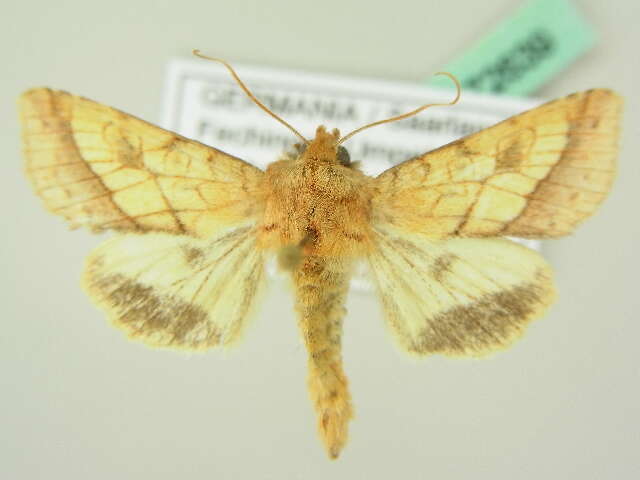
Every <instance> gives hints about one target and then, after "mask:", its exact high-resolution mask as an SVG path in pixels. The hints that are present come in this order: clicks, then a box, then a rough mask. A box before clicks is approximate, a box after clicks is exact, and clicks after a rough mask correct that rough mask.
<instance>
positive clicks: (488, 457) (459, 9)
mask: <svg viewBox="0 0 640 480" xmlns="http://www.w3.org/2000/svg"><path fill="white" fill-rule="evenodd" d="M519 3H520V2H518V1H515V0H484V1H482V2H459V1H458V2H456V1H448V2H443V1H437V2H436V1H425V0H417V1H416V0H414V1H401V0H395V1H393V2H380V3H375V4H374V2H371V1H366V2H364V1H357V2H345V1H323V2H303V1H298V2H284V1H264V2H257V1H256V2H254V1H235V2H215V1H206V2H205V1H202V2H196V1H187V0H182V1H172V2H161V1H153V2H152V1H146V2H133V1H132V0H126V1H125V0H109V1H103V2H87V1H86V0H85V1H61V0H59V1H47V2H44V1H41V2H15V1H14V2H11V3H8V4H5V5H3V11H2V20H0V22H1V26H2V28H0V53H1V55H0V59H1V61H2V64H3V71H2V75H1V77H0V92H1V93H0V94H1V95H2V102H1V104H0V105H2V107H1V110H0V115H1V119H0V120H1V125H2V129H0V135H1V141H0V146H1V148H2V157H1V158H2V162H3V165H4V168H3V172H2V185H1V186H0V194H1V195H2V203H1V204H2V206H3V208H4V219H5V220H4V230H5V234H4V236H3V240H2V249H1V255H2V257H1V263H0V266H1V268H2V276H1V277H0V278H1V279H2V290H1V291H2V302H1V303H2V315H1V319H2V334H1V335H0V382H1V383H0V385H1V387H0V389H1V391H0V412H1V413H0V478H3V479H40V478H42V479H44V478H47V479H50V478H64V479H87V478H90V479H112V478H120V479H146V478H153V479H157V480H161V479H176V478H193V479H199V478H203V479H205V478H207V479H208V478H215V479H222V480H224V479H244V478H246V479H258V480H261V479H326V478H340V479H342V478H344V479H358V478H371V479H387V478H393V476H394V475H398V476H399V478H434V479H436V478H437V479H468V478H474V479H512V478H519V479H539V478H545V479H560V478H562V479H566V478H580V479H596V478H638V477H637V476H638V474H639V471H638V467H639V460H638V458H637V457H638V444H639V439H638V431H639V423H640V422H639V417H640V415H639V412H638V408H639V407H638V405H639V404H640V402H639V398H638V388H639V387H638V381H639V375H638V353H637V351H638V341H639V338H640V326H639V321H638V313H637V311H638V305H639V303H640V301H639V298H640V293H639V292H638V286H637V284H638V276H637V269H638V267H640V262H639V259H640V255H639V254H638V246H637V244H638V239H639V237H640V229H639V227H638V210H637V209H638V202H639V200H640V193H638V192H639V182H640V175H639V173H640V162H639V161H638V154H639V153H640V139H639V138H640V137H639V135H638V134H639V133H640V131H639V127H638V126H639V125H640V118H639V115H638V100H637V97H638V78H639V77H640V75H639V74H640V70H639V67H638V63H639V62H638V45H640V35H639V34H638V30H637V25H638V21H639V20H640V7H638V3H637V2H636V1H625V2H623V1H608V2H603V1H600V0H580V1H577V2H576V3H577V4H578V5H579V6H580V7H581V8H582V10H583V12H584V13H585V15H586V16H587V17H588V18H589V19H590V21H591V22H592V23H593V25H594V26H595V28H596V29H597V30H598V31H599V32H600V34H601V42H600V43H599V44H598V46H597V48H596V49H595V50H594V51H592V52H591V53H589V54H588V56H586V57H585V58H583V59H582V60H580V61H579V62H577V63H576V64H574V65H572V66H571V67H570V68H569V69H568V70H567V71H566V72H565V73H564V74H563V75H561V76H559V77H558V78H557V79H556V80H555V81H554V82H552V83H550V84H549V85H548V86H546V87H545V88H544V89H543V90H542V91H541V92H540V93H541V95H543V96H546V97H556V96H562V95H565V94H567V93H570V92H572V91H576V90H580V89H584V88H589V87H596V86H608V87H612V88H615V89H616V90H618V91H620V92H621V93H622V94H623V95H625V96H626V98H627V101H628V103H627V112H626V117H625V122H624V127H625V128H624V134H623V141H622V153H621V157H620V175H619V178H618V181H617V183H616V185H615V188H614V190H613V193H612V195H611V197H610V199H609V200H608V201H607V202H606V204H605V205H604V206H603V208H602V209H601V211H600V213H599V214H598V215H597V216H596V217H595V218H594V219H592V220H591V221H589V222H588V223H586V224H585V225H584V227H582V228H581V229H580V230H579V232H578V234H577V235H575V236H573V237H570V238H566V239H562V240H558V241H554V242H549V243H548V244H547V245H546V252H547V254H548V258H549V259H550V260H551V261H552V263H553V265H554V266H555V267H556V269H557V279H558V287H559V291H560V299H559V301H558V303H557V304H556V305H555V306H554V307H553V309H552V310H551V312H550V314H549V315H548V316H547V318H545V319H543V320H540V321H538V322H536V323H535V324H533V326H532V327H531V328H530V330H529V332H528V334H527V335H526V338H525V339H524V340H522V341H521V342H519V343H518V344H516V346H514V347H513V348H512V349H511V350H509V351H507V352H504V353H501V354H499V355H496V356H495V357H492V358H490V359H487V360H477V361H466V360H455V359H446V358H429V359H426V360H424V361H416V360H412V359H407V358H406V357H405V356H403V355H401V354H400V353H397V352H396V350H395V349H394V347H393V345H392V343H391V342H390V339H389V337H388V335H387V333H386V332H385V330H384V328H383V323H382V318H381V314H380V310H379V307H378V305H377V303H376V301H375V299H374V298H372V297H368V296H362V295H354V296H352V298H351V299H350V301H349V305H348V307H349V311H350V313H349V316H348V318H347V321H346V328H345V341H344V350H345V359H346V370H347V372H348V375H349V377H350V379H351V385H352V389H353V395H354V399H355V402H356V408H357V419H356V420H355V422H353V427H352V435H351V442H350V444H349V445H348V447H347V448H346V450H345V451H344V453H343V456H342V458H341V459H340V460H339V461H338V462H337V463H331V462H329V461H328V460H327V459H326V458H325V454H324V452H323V450H322V449H321V447H320V444H319V442H318V440H317V439H316V433H315V425H314V422H315V420H314V419H313V417H312V411H311V407H310V404H309V401H308V399H307V392H306V390H305V376H306V372H305V352H304V351H303V348H302V346H301V344H300V342H299V339H298V332H297V330H296V325H295V321H294V317H293V314H292V311H291V303H292V302H291V299H290V297H289V295H288V294H287V293H286V292H285V291H284V290H282V289H281V287H280V286H279V285H274V288H272V289H271V295H270V296H269V298H268V299H267V301H266V302H265V304H264V305H263V307H262V309H261V311H260V315H259V318H258V319H257V321H256V322H255V324H254V325H253V326H252V328H250V329H249V332H248V334H247V337H246V340H245V342H244V343H243V344H242V345H241V346H239V348H237V349H236V350H234V351H233V352H231V353H228V354H224V353H222V354H221V353H219V352H211V353H209V354H205V355H198V356H191V357H187V358H185V357H184V356H181V355H178V354H176V353H171V352H160V351H152V350H149V349H147V348H144V347H143V346H140V345H138V344H135V343H130V342H127V341H125V339H124V338H123V335H122V334H121V333H120V332H118V331H116V330H114V329H112V328H110V327H108V326H107V325H106V323H105V321H104V320H103V315H102V313H100V312H99V311H97V310H96V309H95V308H94V307H93V306H92V305H90V303H89V302H88V300H87V299H86V298H85V296H84V294H83V293H82V292H81V291H80V288H79V287H78V276H79V272H80V270H81V268H82V262H83V258H84V257H85V255H86V254H87V252H89V250H90V249H91V248H92V247H93V246H95V245H96V244H97V243H98V242H99V239H98V238H96V237H94V236H92V235H90V234H89V233H86V232H82V231H76V232H69V231H68V230H67V228H66V226H65V225H64V223H63V222H62V221H61V220H60V219H58V218H55V217H53V216H51V215H49V214H47V213H45V211H44V210H43V208H42V207H41V205H40V201H39V200H38V199H37V198H36V197H35V195H34V194H33V193H32V192H31V191H30V189H29V187H28V185H27V183H26V182H25V179H24V178H23V175H22V172H21V160H20V153H19V151H20V150H19V140H18V139H19V133H18V124H17V120H16V115H15V107H14V105H15V99H16V97H17V95H18V94H19V93H20V92H21V91H22V90H23V89H25V88H27V87H30V86H36V85H50V86H55V87H58V88H64V89H66V90H69V91H72V92H75V93H78V94H82V95H85V96H88V97H91V98H95V99H97V100H100V101H102V102H104V103H106V104H110V105H113V106H116V107H119V108H121V109H124V110H126V111H128V112H131V113H134V114H136V115H139V116H141V117H143V118H145V119H148V120H151V121H156V120H158V119H159V113H160V100H161V91H162V86H163V68H164V66H165V62H166V61H167V59H168V58H170V57H172V56H177V55H187V54H188V52H189V51H190V49H191V48H193V47H198V48H201V49H203V50H206V51H207V52H210V53H214V54H217V55H221V56H224V57H225V58H227V59H229V60H231V61H237V62H247V63H251V62H253V63H259V64H264V65H273V66H283V67H291V68H305V69H309V70H317V71H328V72H335V73H348V74H356V75H366V76H377V77H381V78H388V79H402V80H416V81H418V80H421V79H423V78H426V77H428V76H429V75H430V74H431V73H432V72H433V71H434V70H437V69H438V68H439V67H441V66H442V64H443V63H445V62H446V61H447V60H449V59H451V58H452V57H453V55H454V54H456V53H458V52H459V51H460V50H463V49H464V48H465V47H466V46H467V45H469V44H470V43H471V42H473V41H474V40H475V39H476V38H478V36H479V35H481V34H482V33H484V32H485V31H487V29H488V28H489V27H490V26H491V25H493V24H495V23H496V22H498V21H499V20H500V19H501V18H503V16H504V15H506V14H508V13H510V12H511V11H512V10H513V9H514V7H516V6H517V5H519Z"/></svg>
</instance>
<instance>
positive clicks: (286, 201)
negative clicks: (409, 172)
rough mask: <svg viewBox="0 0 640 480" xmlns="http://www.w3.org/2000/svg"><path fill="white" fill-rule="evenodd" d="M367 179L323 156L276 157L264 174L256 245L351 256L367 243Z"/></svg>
mask: <svg viewBox="0 0 640 480" xmlns="http://www.w3.org/2000/svg"><path fill="white" fill-rule="evenodd" d="M371 180H372V179H371V178H370V177H367V176H366V175H365V174H363V173H362V172H360V171H359V170H357V169H355V168H352V167H345V166H342V165H339V164H336V163H333V162H327V161H304V160H300V159H298V160H280V161H277V162H274V163H272V164H271V165H269V167H268V168H267V171H266V175H265V177H264V183H263V193H264V200H265V211H264V217H263V219H262V222H261V224H260V226H259V232H258V237H259V245H260V246H261V247H263V248H268V249H276V250H277V249H280V248H282V247H285V246H288V245H300V246H301V247H302V249H303V252H304V254H306V255H321V256H353V255H362V254H364V253H365V252H366V251H367V250H368V248H369V245H370V239H371V234H370V230H369V228H370V227H369V218H370V210H371V207H370V204H371Z"/></svg>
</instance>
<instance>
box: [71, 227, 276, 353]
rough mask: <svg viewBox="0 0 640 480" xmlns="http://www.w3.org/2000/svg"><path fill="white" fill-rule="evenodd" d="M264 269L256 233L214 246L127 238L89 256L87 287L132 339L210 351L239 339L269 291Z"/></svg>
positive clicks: (225, 234)
mask: <svg viewBox="0 0 640 480" xmlns="http://www.w3.org/2000/svg"><path fill="white" fill-rule="evenodd" d="M263 265H264V258H263V254H262V252H261V251H260V250H258V249H257V248H256V245H255V231H254V227H253V226H252V225H243V226H238V227H235V228H232V229H228V230H223V231H221V232H219V233H218V234H217V235H215V236H214V237H212V238H210V239H207V240H204V239H198V238H193V237H189V236H186V235H182V236H177V235H170V234H164V233H145V234H124V235H118V236H116V237H115V238H113V239H110V240H108V241H106V242H104V243H103V244H101V245H100V246H99V247H98V248H96V249H95V250H94V251H93V252H92V253H91V254H90V255H89V257H88V258H87V263H86V268H85V271H84V273H83V278H82V284H83V287H84V288H85V290H86V292H87V293H88V295H89V296H90V297H91V298H92V299H93V301H94V302H95V303H96V304H97V305H99V306H100V307H101V308H102V309H103V310H104V311H105V312H107V316H108V317H109V319H110V321H111V322H112V324H113V325H114V326H116V327H117V328H119V329H122V330H124V331H125V332H126V333H127V334H128V335H129V337H131V338H132V339H134V340H139V341H142V342H144V343H146V344H148V345H150V346H154V347H170V348H182V349H188V350H203V349H206V348H210V347H215V346H218V345H228V344H231V343H233V342H234V341H235V340H237V339H238V338H239V336H240V333H241V332H242V331H243V330H244V327H245V326H246V324H247V322H248V318H249V317H250V315H251V313H252V311H253V309H254V306H255V304H256V301H257V299H258V298H259V296H260V292H261V291H262V289H263V286H264V271H263V269H264V266H263Z"/></svg>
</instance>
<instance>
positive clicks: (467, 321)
mask: <svg viewBox="0 0 640 480" xmlns="http://www.w3.org/2000/svg"><path fill="white" fill-rule="evenodd" d="M375 241H376V248H375V249H373V250H371V251H370V252H369V254H368V260H369V265H370V267H371V271H372V273H373V276H374V278H375V280H376V284H377V286H378V293H379V295H380V297H381V299H382V304H383V307H384V310H385V315H386V318H387V322H388V324H389V326H390V328H391V330H392V331H393V333H394V334H395V336H396V339H397V340H398V343H399V344H400V346H401V347H402V349H403V350H406V351H409V352H412V353H415V354H419V355H427V354H435V353H440V354H447V355H457V356H460V355H471V356H479V355H485V354H488V353H491V352H494V351H496V350H499V349H502V348H505V347H507V346H508V345H510V344H511V343H512V342H513V341H514V340H516V339H517V338H519V337H520V336H521V335H522V333H523V332H524V329H525V327H526V326H527V324H528V323H529V322H530V321H531V320H533V319H534V318H537V317H539V316H541V315H542V314H543V313H544V311H545V310H546V308H547V307H548V306H549V305H550V304H551V303H552V301H553V299H554V298H555V291H554V287H553V274H552V271H551V267H549V265H548V264H547V263H546V262H545V261H544V259H543V258H542V257H541V256H540V255H539V254H538V253H537V252H535V251H533V250H529V249H527V248H525V247H522V246H520V245H518V244H516V243H514V242H511V241H510V240H506V239H498V238H493V239H489V238H455V239H444V240H441V239H429V238H427V237H426V236H424V235H420V234H415V233H407V232H405V231H401V230H398V229H394V228H392V227H389V226H386V227H377V228H376V231H375Z"/></svg>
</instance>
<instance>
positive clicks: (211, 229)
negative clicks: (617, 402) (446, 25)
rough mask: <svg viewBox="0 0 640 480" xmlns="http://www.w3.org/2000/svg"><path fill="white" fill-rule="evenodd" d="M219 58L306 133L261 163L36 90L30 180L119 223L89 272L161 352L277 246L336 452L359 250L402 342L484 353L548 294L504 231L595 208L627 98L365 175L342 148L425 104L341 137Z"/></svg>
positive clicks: (234, 315)
mask: <svg viewBox="0 0 640 480" xmlns="http://www.w3.org/2000/svg"><path fill="white" fill-rule="evenodd" d="M194 53H195V52H194ZM215 60H216V61H220V62H221V63H222V64H223V65H225V67H226V68H227V69H228V70H229V72H230V73H231V75H233V77H234V78H235V79H236V81H237V82H238V84H239V86H240V87H241V88H242V89H243V90H244V91H245V93H246V94H247V95H248V96H249V97H250V98H251V99H252V100H253V101H254V102H255V103H256V104H257V105H258V106H259V107H261V108H262V109H264V110H265V111H267V113H269V114H270V115H272V116H273V117H274V118H276V119H277V120H278V121H280V122H281V123H283V124H284V125H286V126H287V127H288V128H290V129H291V131H292V132H293V133H294V134H295V135H297V136H298V137H299V138H300V140H301V143H298V144H296V146H295V147H294V148H293V149H292V150H291V151H289V152H285V153H284V154H283V155H282V157H281V158H280V159H278V160H277V161H275V162H273V163H271V164H270V165H269V166H268V167H267V169H266V170H265V171H262V170H260V169H258V168H256V167H254V166H252V165H250V164H249V163H246V162H244V161H243V160H241V159H239V158H236V157H234V156H232V155H229V154H227V153H225V152H222V151H220V150H217V149H216V148H213V147H210V146H207V145H203V144H201V143H199V142H197V141H194V140H190V139H187V138H184V137H181V136H180V135H178V134H175V133H172V132H169V131H166V130H163V129H161V128H159V127H156V126H154V125H151V124H149V123H147V122H144V121H142V120H139V119H137V118H135V117H133V116H130V115H128V114H125V113H122V112H120V111H118V110H115V109H113V108H110V107H107V106H104V105H101V104H99V103H96V102H93V101H91V100H88V99H86V98H82V97H79V96H75V95H71V94H69V93H66V92H64V91H59V90H52V89H49V88H35V89H32V90H29V91H27V92H25V93H24V94H23V95H22V96H21V98H20V101H19V103H20V110H21V119H22V126H23V137H22V138H23V146H24V159H25V163H26V166H25V171H26V175H27V177H28V178H29V180H30V181H31V183H32V185H33V187H34V189H35V192H36V193H37V194H38V195H39V196H40V197H41V199H42V200H43V202H44V205H45V207H46V208H47V209H48V210H49V211H51V212H52V213H54V214H56V215H60V216H62V217H64V218H65V219H66V220H67V221H68V222H69V224H70V225H71V227H74V228H75V227H87V228H89V229H91V230H92V231H94V232H101V231H107V230H108V231H114V232H116V235H115V236H113V237H112V238H111V239H109V240H107V241H105V242H104V243H102V244H101V245H99V246H98V247H97V248H96V249H95V250H94V251H92V252H91V253H90V255H89V257H88V259H87V261H86V266H85V269H84V273H83V276H82V286H83V288H84V289H85V291H86V292H87V294H88V296H89V297H90V298H91V300H92V301H93V302H95V304H96V305H97V306H98V307H99V308H101V309H102V310H103V311H104V312H106V314H107V317H108V319H109V321H110V322H111V324H113V325H114V326H116V327H117V328H119V329H122V330H124V331H125V332H126V334H127V335H128V336H129V338H131V339H133V340H137V341H140V342H143V343H145V344H147V345H150V346H153V347H162V348H165V347H166V348H174V349H184V350H189V351H201V350H207V349H209V348H212V347H218V346H228V345H231V344H233V343H234V342H236V341H237V340H238V339H239V338H240V337H241V334H242V332H243V331H244V329H245V327H246V326H247V324H248V323H249V318H250V317H251V315H252V313H254V311H255V309H256V306H257V304H258V299H259V297H260V295H261V293H262V291H263V290H264V285H265V269H264V265H265V261H266V260H267V259H268V258H270V257H275V258H277V260H278V263H279V265H280V267H281V269H282V270H283V271H285V272H286V273H287V274H288V275H289V276H290V278H291V280H292V287H293V292H294V295H295V302H296V303H295V309H296V312H297V318H298V326H299V328H300V332H301V335H302V339H303V341H304V344H305V345H306V348H307V350H308V370H309V374H308V375H309V376H308V387H309V392H310V397H311V401H312V403H313V406H314V408H315V411H316V413H317V425H318V430H319V434H320V438H321V439H322V442H323V443H324V446H325V448H326V451H327V453H328V455H329V457H330V458H337V457H338V455H339V453H340V451H341V450H342V448H343V447H344V445H345V443H346V441H347V432H348V424H349V421H350V420H351V419H352V417H353V406H352V401H351V396H350V393H349V389H348V383H347V378H346V376H345V373H344V370H343V366H342V360H341V330H342V321H343V318H344V316H345V313H346V310H345V307H344V304H345V298H346V296H347V292H348V290H349V280H350V277H351V275H352V272H353V269H354V266H355V265H356V264H357V263H358V262H366V263H367V264H368V266H369V269H370V272H371V275H372V277H373V279H374V283H375V284H376V286H377V291H378V295H379V297H380V299H381V304H382V307H383V310H384V314H385V318H386V323H387V325H388V327H389V329H390V330H391V332H393V336H394V337H395V340H396V343H397V344H398V345H399V347H400V348H401V349H402V350H404V351H407V352H409V353H412V354H415V355H419V356H425V355H432V354H443V355H453V356H482V355H486V354H489V353H492V352H494V351H496V350H500V349H503V348H505V347H507V346H509V345H511V344H512V343H513V342H514V341H515V340H516V339H518V338H519V337H520V336H521V335H522V334H523V332H524V330H525V329H526V327H527V325H528V323H529V322H530V321H531V320H533V319H535V318H538V317H540V316H542V315H543V314H544V313H545V311H546V310H547V308H548V307H549V305H550V304H551V303H552V302H553V300H554V298H555V290H554V285H553V274H552V270H551V268H550V266H549V265H548V264H547V262H546V261H545V260H544V259H543V258H542V257H541V256H540V255H539V254H538V253H537V252H535V251H533V250H529V249H527V248H525V247H523V246H520V245H519V244H517V243H514V242H513V241H511V240H509V239H507V238H505V237H521V238H542V239H544V238H555V237H562V236H564V235H568V234H570V233H572V232H573V231H574V229H575V228H576V226H577V225H578V224H579V223H580V222H581V221H582V220H584V219H585V218H587V217H589V216H590V215H592V214H593V213H594V212H595V210H596V209H597V208H598V206H599V205H600V204H601V203H602V201H603V200H604V198H605V197H606V196H607V193H608V191H609V189H610V186H611V184H612V181H613V178H614V175H615V170H616V167H615V163H616V155H617V141H618V124H619V121H620V112H621V106H622V101H621V99H620V97H619V96H618V95H616V94H615V93H613V92H612V91H610V90H606V89H594V90H588V91H585V92H581V93H574V94H573V95H569V96H568V97H565V98H562V99H559V100H555V101H552V102H549V103H547V104H545V105H542V106H540V107H538V108H534V109H533V110H530V111H528V112H525V113H522V114H520V115H517V116H515V117H512V118H510V119H508V120H505V121H503V122H502V123H498V124H497V125H494V126H492V127H490V128H487V129H485V130H482V131H480V132H477V133H474V134H472V135H469V136H467V137H465V138H462V139H460V140H457V141H454V142H452V143H450V144H448V145H445V146H443V147H441V148H438V149H436V150H433V151H430V152H428V153H425V154H423V155H420V156H418V157H415V158H412V159H409V160H407V161H405V162H404V163H401V164H399V165H396V166H394V167H392V168H390V169H388V170H387V171H385V172H383V173H382V174H380V175H379V176H377V177H375V178H373V177H369V176H367V175H365V174H364V173H363V172H361V171H360V170H359V168H358V166H357V164H356V163H353V162H351V160H350V158H349V154H348V152H347V150H346V149H345V147H344V146H343V145H342V144H343V143H344V142H345V141H346V140H347V139H348V138H350V137H351V136H352V135H353V134H355V133H358V132H359V131H361V130H363V129H365V128H369V127H371V126H374V125H378V124H380V123H384V122H387V121H395V120H401V119H402V118H406V117H407V116H410V115H413V114H416V113H418V112H419V111H421V110H424V109H425V108H427V107H429V106H431V105H425V106H422V107H420V108H418V109H416V110H414V111H413V112H409V113H408V114H405V115H400V116H398V117H394V118H391V119H388V120H381V121H379V122H375V123H373V124H369V125H365V126H364V127H361V128H359V129H358V130H355V131H354V132H351V133H350V134H348V135H345V136H340V133H339V132H338V130H332V131H328V130H327V129H326V128H325V127H324V126H319V127H318V128H317V130H316V132H315V136H314V138H313V139H311V140H308V139H306V138H305V137H303V136H302V135H301V134H300V133H299V132H297V131H296V130H295V129H294V128H293V127H291V126H290V125H289V124H287V123H286V122H285V121H284V120H282V119H280V118H279V117H277V116H276V115H275V114H273V113H272V112H270V111H269V110H268V109H267V108H266V107H265V106H264V105H263V104H261V103H260V102H259V100H258V99H256V98H255V97H254V95H253V94H252V93H251V92H250V91H249V89H248V88H247V87H246V86H245V85H244V84H243V83H242V81H241V80H240V79H239V78H238V76H237V75H236V73H235V71H234V70H233V69H232V68H231V67H230V66H229V65H228V64H227V63H225V62H223V61H221V60H217V59H215ZM459 94H460V89H459V86H458V95H457V97H456V100H457V98H458V97H459ZM452 103H455V101H454V102H452ZM364 160H365V161H366V159H364Z"/></svg>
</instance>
